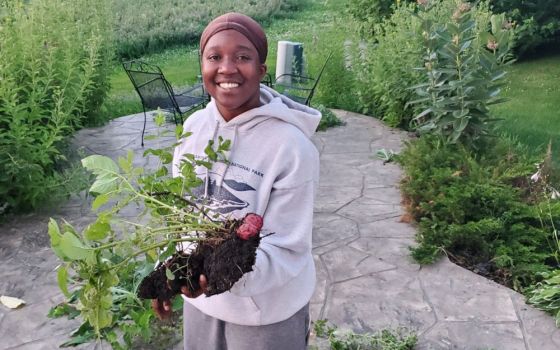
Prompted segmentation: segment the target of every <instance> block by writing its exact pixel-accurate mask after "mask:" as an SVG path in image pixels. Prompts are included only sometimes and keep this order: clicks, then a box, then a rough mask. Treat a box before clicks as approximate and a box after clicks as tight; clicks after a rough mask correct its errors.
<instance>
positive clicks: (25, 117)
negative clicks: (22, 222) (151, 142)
mask: <svg viewBox="0 0 560 350" xmlns="http://www.w3.org/2000/svg"><path fill="white" fill-rule="evenodd" d="M0 14H1V17H0V47H1V50H0V148H1V149H2V153H1V154H0V208H1V207H9V208H10V209H12V210H29V209H33V208H36V207H37V206H38V205H39V204H40V203H44V202H45V201H48V200H49V199H51V198H52V197H56V196H57V194H59V195H60V194H62V195H64V194H66V192H67V186H65V182H67V181H69V180H68V179H69V175H70V174H71V172H72V171H71V170H68V171H66V172H65V171H63V170H62V169H63V168H64V167H66V166H67V163H68V161H67V158H66V156H65V154H64V149H65V142H66V140H67V137H69V136H70V135H72V133H73V132H74V130H75V129H76V128H78V127H80V126H81V125H82V124H83V123H84V122H87V120H88V118H90V117H92V116H93V115H95V113H96V111H97V110H98V108H99V106H100V105H101V102H102V100H103V98H104V97H105V95H106V93H107V91H108V70H109V67H110V62H111V58H112V54H111V50H112V37H111V36H110V31H109V30H108V28H109V24H108V23H110V22H111V21H112V17H111V14H110V11H109V6H108V2H107V1H98V2H95V3H94V4H91V3H89V2H87V1H84V0H78V1H74V2H72V3H70V4H69V3H68V2H67V1H62V0H37V1H31V2H24V1H7V2H6V1H4V2H1V3H0Z"/></svg>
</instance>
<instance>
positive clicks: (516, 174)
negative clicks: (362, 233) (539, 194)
mask: <svg viewBox="0 0 560 350" xmlns="http://www.w3.org/2000/svg"><path fill="white" fill-rule="evenodd" d="M485 149H486V152H484V154H482V155H481V154H473V153H472V151H470V150H468V149H467V148H466V147H464V146H461V145H449V144H445V143H443V142H441V140H439V139H438V138H434V137H424V138H422V139H420V140H418V141H415V142H414V143H411V144H409V145H408V146H407V148H406V150H405V151H404V152H402V154H400V155H399V156H398V159H399V160H400V162H401V163H402V164H403V167H404V169H405V172H406V178H405V180H404V182H403V184H402V187H401V188H402V190H403V192H404V194H405V196H406V198H407V201H408V203H407V204H408V210H409V212H410V213H411V214H412V216H413V217H414V218H415V219H416V220H417V221H418V222H419V234H418V236H417V239H418V242H419V246H418V247H416V248H414V249H413V250H412V253H413V256H414V258H415V259H416V260H417V261H419V262H421V263H430V262H433V261H434V260H435V259H437V258H438V257H439V256H440V255H441V254H442V253H444V252H445V253H447V254H448V255H449V257H450V258H452V260H454V261H456V262H458V263H460V264H461V265H463V266H465V267H468V268H470V269H472V270H475V271H477V272H479V273H480V274H482V275H486V276H487V277H490V278H493V279H495V280H497V281H499V282H501V283H503V284H506V285H509V286H512V287H514V288H515V289H518V290H521V289H522V288H524V287H527V286H529V285H531V284H532V283H534V282H535V281H536V280H535V279H536V273H537V272H545V271H548V270H549V269H550V268H551V267H554V266H557V264H558V261H557V259H556V254H557V251H558V247H557V246H556V245H555V244H553V242H554V237H553V234H552V232H553V226H551V224H550V223H547V222H545V221H543V220H541V215H540V214H539V208H540V206H539V205H540V204H539V202H535V201H534V198H533V196H531V186H530V184H529V176H530V174H531V172H532V171H533V164H534V163H535V159H530V158H526V156H524V155H523V154H522V153H519V152H518V150H517V149H516V147H515V146H514V145H511V144H508V143H506V142H504V141H496V142H495V143H488V144H487V145H486V146H485ZM551 217H552V218H553V222H557V220H559V219H560V212H558V211H553V212H552V213H551Z"/></svg>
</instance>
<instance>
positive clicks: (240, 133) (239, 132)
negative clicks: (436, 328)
mask: <svg viewBox="0 0 560 350" xmlns="http://www.w3.org/2000/svg"><path fill="white" fill-rule="evenodd" d="M200 51H201V60H202V61H201V67H202V78H203V82H204V86H205V88H206V90H207V91H208V93H209V94H210V95H211V96H212V101H211V102H210V103H209V104H208V106H207V107H206V108H204V109H203V110H200V111H198V112H196V113H194V114H193V115H192V116H190V117H189V118H188V119H187V121H186V122H185V124H184V130H185V131H189V132H192V135H191V136H190V137H188V138H186V139H184V140H183V141H182V142H181V143H180V144H179V145H178V146H177V147H176V149H175V155H174V162H173V174H174V176H179V172H178V166H179V164H180V162H181V159H182V156H183V155H184V154H194V155H195V157H200V158H204V157H205V153H204V148H205V147H206V146H207V144H208V140H215V141H216V142H217V140H218V138H219V137H222V138H223V139H224V140H226V139H227V140H230V141H231V146H230V150H229V152H228V154H227V162H219V163H215V164H214V165H213V166H212V169H211V170H208V169H206V168H203V167H200V168H199V169H197V174H198V176H200V177H201V178H202V179H203V180H204V185H203V186H201V187H200V188H199V189H197V190H196V191H195V193H194V194H195V195H196V196H199V197H202V198H204V200H205V203H206V205H207V206H209V207H210V208H211V210H212V211H214V212H215V213H220V214H222V215H224V216H226V217H227V216H231V217H235V218H242V217H244V216H245V214H247V213H250V212H253V213H257V214H259V215H261V216H263V218H264V227H263V230H262V232H263V233H265V234H266V233H272V232H273V233H274V234H272V235H269V236H266V237H265V238H263V239H262V241H261V243H260V246H259V248H258V250H257V257H256V263H255V266H254V267H253V271H252V272H249V273H247V274H245V275H244V276H243V277H242V278H241V280H239V281H238V282H237V283H236V284H235V285H234V286H233V288H232V289H231V291H229V292H226V293H222V294H219V295H214V296H211V297H206V296H205V295H202V292H203V289H204V285H205V279H204V277H202V278H201V285H202V286H203V287H202V290H201V291H199V292H198V293H195V295H189V294H188V293H184V294H185V295H186V298H185V306H184V330H185V331H184V332H185V334H184V344H185V349H188V350H212V349H216V350H218V349H219V350H222V349H224V350H225V349H229V350H249V349H250V350H285V349H290V350H300V349H305V348H306V336H307V333H308V330H309V300H310V299H311V296H312V294H313V290H314V287H315V267H314V263H313V257H312V254H311V248H312V244H311V230H312V222H313V199H314V194H315V189H316V186H317V183H318V178H319V157H318V152H317V150H316V148H315V146H314V145H313V143H312V142H311V140H310V137H311V136H312V135H313V133H314V132H315V129H316V128H317V125H318V123H319V120H320V119H321V114H320V113H319V112H318V111H316V110H314V109H311V108H308V107H306V106H304V105H301V104H298V103H296V102H293V101H291V100H289V99H287V98H286V97H284V96H281V95H280V94H278V93H277V92H276V91H274V90H272V89H270V88H267V87H266V86H264V85H261V84H260V81H261V79H262V78H263V76H264V75H265V73H266V69H267V68H266V65H265V60H266V56H267V51H268V46H267V40H266V36H265V34H264V31H263V29H262V28H261V26H260V25H259V24H258V23H257V22H255V21H254V20H253V19H251V18H250V17H247V16H245V15H242V14H239V13H228V14H225V15H223V16H220V17H218V18H216V19H214V20H213V21H212V22H210V23H209V24H208V26H207V27H206V29H205V30H204V32H203V33H202V36H201V39H200ZM153 306H154V309H155V310H156V312H157V313H158V315H159V316H160V317H164V316H166V315H167V314H169V312H170V311H169V310H170V305H169V302H164V303H158V302H157V301H154V302H153Z"/></svg>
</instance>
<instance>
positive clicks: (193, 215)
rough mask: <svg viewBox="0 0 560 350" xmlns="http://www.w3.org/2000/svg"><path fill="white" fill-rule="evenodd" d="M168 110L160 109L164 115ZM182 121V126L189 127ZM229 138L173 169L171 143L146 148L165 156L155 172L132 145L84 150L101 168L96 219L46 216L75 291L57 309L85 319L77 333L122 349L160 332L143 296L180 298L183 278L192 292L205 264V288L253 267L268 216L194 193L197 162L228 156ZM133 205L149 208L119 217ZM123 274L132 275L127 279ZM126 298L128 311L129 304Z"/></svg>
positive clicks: (63, 273)
mask: <svg viewBox="0 0 560 350" xmlns="http://www.w3.org/2000/svg"><path fill="white" fill-rule="evenodd" d="M164 119H165V117H164V116H163V114H160V115H158V116H157V117H156V121H157V124H158V125H160V126H161V125H163V123H164V121H165V120H164ZM181 129H182V128H181V127H180V126H179V127H178V128H177V136H179V137H188V136H189V135H188V134H184V135H183V134H182V131H181ZM229 144H230V142H229V141H227V140H221V139H220V140H219V142H218V143H217V144H214V143H213V142H209V144H208V147H207V148H206V155H207V156H208V159H206V160H201V159H195V158H194V156H193V155H185V158H184V161H183V162H182V163H181V165H180V173H181V175H182V176H181V177H176V178H172V177H170V176H169V175H168V167H169V165H170V163H171V160H172V149H173V145H171V146H169V147H165V148H163V149H148V150H146V151H145V152H144V155H145V156H150V155H151V156H156V157H158V158H159V160H160V165H159V166H158V167H157V169H156V170H155V171H154V172H147V171H146V170H145V169H144V168H142V167H134V166H133V162H134V157H133V154H132V153H131V152H129V154H128V156H127V157H126V158H124V157H121V158H119V159H118V161H117V162H115V161H113V160H111V159H110V158H108V157H105V156H100V155H92V156H88V157H86V158H84V159H82V164H83V166H84V167H85V168H86V169H87V170H89V171H91V172H92V173H93V174H94V175H95V181H94V182H93V184H92V185H91V188H90V192H91V193H93V194H95V195H96V197H95V200H94V201H93V203H92V209H93V210H96V211H97V213H96V215H97V217H96V220H95V221H94V222H93V223H91V224H90V225H88V226H87V227H86V228H85V229H83V230H82V231H81V232H79V231H78V230H76V228H75V227H73V226H72V225H71V224H70V223H68V222H65V221H63V220H62V221H59V222H57V221H55V220H53V219H51V220H50V222H49V225H48V232H49V236H50V239H51V248H52V250H53V252H54V253H55V254H56V255H57V256H58V258H59V259H60V260H61V265H60V266H59V268H58V283H59V286H60V289H61V291H62V292H63V294H64V295H65V296H66V297H67V298H68V300H67V302H66V303H64V304H63V305H61V306H59V309H58V310H59V313H62V314H68V316H70V315H71V314H72V315H75V314H79V315H80V317H81V318H82V320H83V325H82V327H80V328H81V329H82V331H81V332H77V333H76V334H75V335H74V337H73V339H72V340H71V343H79V342H83V341H91V340H98V341H101V340H105V341H107V342H109V343H110V344H111V345H112V346H113V347H114V348H116V349H120V348H123V347H124V348H130V347H131V346H132V344H133V341H134V340H135V339H134V338H135V336H138V335H140V336H143V337H144V338H146V339H148V340H149V339H150V338H151V336H152V335H153V333H151V332H150V331H149V330H148V328H149V326H150V324H151V320H152V319H153V314H152V313H150V312H151V311H149V310H148V309H147V308H146V305H145V303H144V302H143V301H142V300H141V299H159V300H162V301H163V300H169V299H173V298H174V297H175V296H176V295H178V294H180V292H181V288H182V287H186V288H187V289H188V290H190V291H191V293H194V292H196V291H198V290H199V289H200V284H199V278H200V275H201V274H204V275H205V276H206V277H207V281H208V287H207V289H206V291H205V293H206V295H214V294H219V293H223V292H225V291H228V290H229V289H231V287H232V286H233V284H234V283H235V282H236V281H237V280H239V278H241V277H242V275H243V274H244V273H246V272H249V271H251V270H252V267H253V264H254V262H255V257H256V249H257V246H258V245H259V242H260V239H261V237H260V235H259V233H260V230H261V228H262V225H263V221H262V218H261V217H260V216H258V215H256V214H248V215H246V216H245V218H243V219H242V220H235V219H229V218H227V217H222V216H220V215H219V214H212V213H210V212H209V210H208V209H206V207H205V205H204V203H203V202H202V201H199V200H198V199H196V198H193V199H191V198H190V197H189V194H190V193H191V190H192V189H193V188H195V187H197V186H200V185H201V184H202V180H200V179H199V178H198V177H197V176H196V173H195V167H197V166H203V167H208V168H211V167H212V164H214V163H215V162H221V161H226V160H225V158H224V152H225V151H227V150H228V148H229ZM129 206H136V207H142V208H144V210H143V212H141V213H140V214H139V216H138V217H137V218H133V219H131V218H122V217H119V215H118V212H119V211H121V210H123V209H125V208H127V207H129ZM154 267H155V269H154ZM122 274H124V275H125V276H128V277H125V280H126V283H125V284H124V285H123V283H121V282H120V279H121V277H120V276H121V275H122ZM131 276H133V278H132V279H133V283H130V279H131ZM128 305H130V309H131V315H128V314H127V313H126V312H123V310H126V308H125V307H126V306H128ZM64 308H65V309H64ZM123 308H124V309H123ZM53 313H56V310H55V311H53Z"/></svg>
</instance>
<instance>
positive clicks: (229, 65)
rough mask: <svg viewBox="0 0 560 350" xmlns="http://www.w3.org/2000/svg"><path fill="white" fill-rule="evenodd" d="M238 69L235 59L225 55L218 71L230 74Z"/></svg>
mask: <svg viewBox="0 0 560 350" xmlns="http://www.w3.org/2000/svg"><path fill="white" fill-rule="evenodd" d="M236 71H237V65H236V64H235V60H233V59H231V58H228V57H224V58H223V59H222V61H221V62H220V67H219V70H218V73H222V74H228V73H235V72H236Z"/></svg>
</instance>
